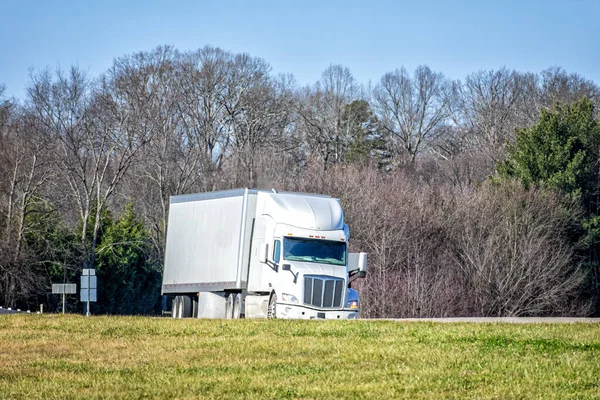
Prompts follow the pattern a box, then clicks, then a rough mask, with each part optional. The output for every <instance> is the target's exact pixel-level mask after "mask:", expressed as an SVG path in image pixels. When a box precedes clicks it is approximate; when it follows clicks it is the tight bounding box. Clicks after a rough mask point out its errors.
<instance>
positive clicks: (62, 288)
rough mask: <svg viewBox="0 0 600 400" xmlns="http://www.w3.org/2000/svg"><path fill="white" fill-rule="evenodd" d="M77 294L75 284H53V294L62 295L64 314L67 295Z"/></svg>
mask: <svg viewBox="0 0 600 400" xmlns="http://www.w3.org/2000/svg"><path fill="white" fill-rule="evenodd" d="M75 293H77V284H75V283H53V284H52V294H62V313H63V314H64V313H65V295H67V294H75Z"/></svg>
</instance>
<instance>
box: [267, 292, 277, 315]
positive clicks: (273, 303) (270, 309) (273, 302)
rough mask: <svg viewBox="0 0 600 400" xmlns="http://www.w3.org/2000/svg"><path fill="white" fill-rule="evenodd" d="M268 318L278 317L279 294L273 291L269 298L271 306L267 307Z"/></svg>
mask: <svg viewBox="0 0 600 400" xmlns="http://www.w3.org/2000/svg"><path fill="white" fill-rule="evenodd" d="M267 318H268V319H275V318H277V295H276V294H275V293H273V294H272V295H271V298H270V299H269V307H268V308H267Z"/></svg>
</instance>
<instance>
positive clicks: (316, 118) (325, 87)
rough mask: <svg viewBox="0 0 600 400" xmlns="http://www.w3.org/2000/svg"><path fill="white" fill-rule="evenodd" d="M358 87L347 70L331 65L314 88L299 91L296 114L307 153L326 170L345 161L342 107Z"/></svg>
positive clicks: (355, 93) (353, 95)
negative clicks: (299, 96) (330, 165)
mask: <svg viewBox="0 0 600 400" xmlns="http://www.w3.org/2000/svg"><path fill="white" fill-rule="evenodd" d="M358 92H359V90H358V85H357V84H356V81H355V80H354V77H353V76H352V74H351V73H350V70H349V69H348V68H347V67H344V66H342V65H331V66H329V68H327V69H326V70H325V71H324V72H323V74H322V75H321V80H320V81H319V82H317V83H316V84H315V85H314V86H313V87H306V88H304V89H303V91H302V92H301V99H300V101H299V102H298V105H299V106H298V111H297V112H298V115H299V119H300V122H301V130H302V133H303V135H304V137H305V138H306V142H307V143H308V147H309V151H310V153H311V156H312V157H313V158H314V159H317V160H318V161H319V162H320V163H322V165H323V166H324V167H325V168H327V166H328V165H329V164H331V163H336V162H341V161H342V160H343V159H344V137H343V134H344V131H343V129H342V119H343V113H344V108H345V107H346V105H347V104H349V103H351V102H352V100H354V99H355V98H356V96H357V95H358Z"/></svg>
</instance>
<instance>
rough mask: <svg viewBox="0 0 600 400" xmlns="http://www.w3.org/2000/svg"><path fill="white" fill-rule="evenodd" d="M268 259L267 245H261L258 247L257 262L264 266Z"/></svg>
mask: <svg viewBox="0 0 600 400" xmlns="http://www.w3.org/2000/svg"><path fill="white" fill-rule="evenodd" d="M268 259H269V243H263V244H261V245H260V254H259V257H258V260H259V261H260V262H261V263H263V264H266V263H267V260H268Z"/></svg>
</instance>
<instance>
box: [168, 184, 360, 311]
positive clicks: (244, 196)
mask: <svg viewBox="0 0 600 400" xmlns="http://www.w3.org/2000/svg"><path fill="white" fill-rule="evenodd" d="M349 236H350V231H349V228H348V226H347V225H346V224H344V214H343V212H342V208H341V205H340V202H339V200H338V199H336V198H333V197H330V196H326V195H319V194H307V193H294V192H277V191H276V190H271V191H267V190H257V189H235V190H226V191H218V192H208V193H198V194H189V195H180V196H172V197H171V199H170V204H169V219H168V225H167V240H166V247H165V262H164V271H163V282H162V294H163V295H167V296H168V298H170V299H171V316H172V317H173V318H294V319H354V318H356V317H357V316H358V313H359V310H360V301H359V297H358V293H357V291H356V290H354V289H352V288H351V287H350V283H351V282H352V281H354V280H355V279H357V278H362V277H364V276H365V275H366V268H367V254H366V253H348V240H349Z"/></svg>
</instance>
